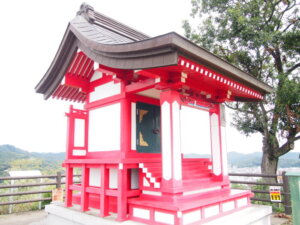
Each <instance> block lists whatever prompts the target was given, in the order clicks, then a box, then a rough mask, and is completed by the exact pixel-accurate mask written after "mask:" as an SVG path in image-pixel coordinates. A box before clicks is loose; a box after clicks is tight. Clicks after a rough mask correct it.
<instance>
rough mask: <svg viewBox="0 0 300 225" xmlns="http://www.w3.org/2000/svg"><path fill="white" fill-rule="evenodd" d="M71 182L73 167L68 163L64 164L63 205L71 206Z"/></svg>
mask: <svg viewBox="0 0 300 225" xmlns="http://www.w3.org/2000/svg"><path fill="white" fill-rule="evenodd" d="M72 184H73V168H72V167H71V166H70V165H68V164H67V165H66V200H65V206H66V207H71V206H72V201H73V192H72V190H70V186H71V185H72Z"/></svg>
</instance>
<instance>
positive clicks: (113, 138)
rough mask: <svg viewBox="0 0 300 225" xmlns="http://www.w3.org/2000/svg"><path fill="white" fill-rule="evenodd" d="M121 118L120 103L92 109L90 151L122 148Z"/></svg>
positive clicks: (90, 116)
mask: <svg viewBox="0 0 300 225" xmlns="http://www.w3.org/2000/svg"><path fill="white" fill-rule="evenodd" d="M120 120H121V106H120V103H116V104H113V105H109V106H105V107H101V108H98V109H94V110H91V111H90V114H89V152H98V151H117V150H120V135H121V134H120V126H121V123H120V122H121V121H120Z"/></svg>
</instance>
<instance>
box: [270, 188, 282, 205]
mask: <svg viewBox="0 0 300 225" xmlns="http://www.w3.org/2000/svg"><path fill="white" fill-rule="evenodd" d="M269 190H270V199H271V201H272V202H281V193H280V187H278V186H270V189H269Z"/></svg>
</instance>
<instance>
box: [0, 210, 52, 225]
mask: <svg viewBox="0 0 300 225" xmlns="http://www.w3.org/2000/svg"><path fill="white" fill-rule="evenodd" d="M46 216H47V213H46V212H45V211H44V210H41V211H30V212H24V213H13V214H9V215H0V224H1V225H42V224H43V223H42V222H41V221H43V220H44V219H45V218H46Z"/></svg>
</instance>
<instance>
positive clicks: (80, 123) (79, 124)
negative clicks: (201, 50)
mask: <svg viewBox="0 0 300 225" xmlns="http://www.w3.org/2000/svg"><path fill="white" fill-rule="evenodd" d="M84 128H85V122H84V120H82V119H75V134H74V146H75V147H84Z"/></svg>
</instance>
